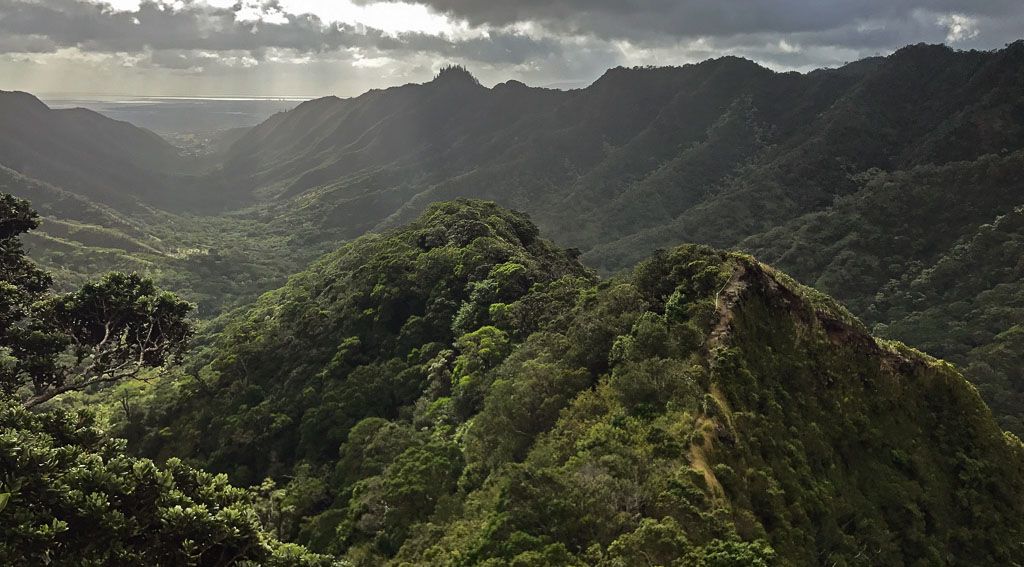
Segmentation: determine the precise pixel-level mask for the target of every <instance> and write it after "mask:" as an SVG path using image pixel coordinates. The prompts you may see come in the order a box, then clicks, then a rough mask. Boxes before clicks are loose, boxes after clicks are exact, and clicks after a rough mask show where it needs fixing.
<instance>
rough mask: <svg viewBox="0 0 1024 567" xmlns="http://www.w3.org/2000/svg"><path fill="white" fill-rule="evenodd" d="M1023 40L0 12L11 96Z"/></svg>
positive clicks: (796, 30)
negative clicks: (453, 67)
mask: <svg viewBox="0 0 1024 567" xmlns="http://www.w3.org/2000/svg"><path fill="white" fill-rule="evenodd" d="M1021 36H1024V0H402V1H390V0H106V1H103V0H0V89H2V90H26V91H29V92H33V93H37V94H41V95H45V94H58V93H63V94H78V95H90V94H92V95H136V96H144V95H149V96H160V95H168V96H289V97H307V96H308V97H313V96H322V95H328V94H334V95H338V96H355V95H358V94H360V93H362V92H365V91H366V90H368V89H372V88H385V87H388V86H394V85H400V84H404V83H408V82H423V81H426V80H429V79H430V78H431V77H432V76H433V75H434V74H435V73H436V71H437V70H438V69H439V68H440V67H441V66H442V65H445V64H450V63H456V64H462V65H465V66H466V67H468V68H469V69H470V71H471V72H473V74H474V75H476V77H477V78H478V79H480V81H481V82H482V83H483V84H485V85H488V86H489V85H493V84H496V83H499V82H503V81H506V80H509V79H516V80H520V81H523V82H525V83H527V84H530V85H536V86H552V87H561V88H571V87H581V86H586V85H587V84H589V83H590V82H592V81H594V80H595V79H596V78H598V77H599V76H600V75H601V74H602V73H603V72H604V71H605V70H606V69H608V68H610V67H615V66H619V65H624V66H634V65H682V64H686V63H693V62H697V61H702V60H704V59H708V58H712V57H719V56H722V55H737V56H742V57H747V58H749V59H752V60H754V61H757V62H758V63H761V64H762V65H765V66H767V67H769V68H772V69H776V70H780V71H788V70H795V71H809V70H812V69H816V68H820V67H834V66H838V65H842V64H843V63H844V62H848V61H854V60H857V59H860V58H863V57H868V56H872V55H885V54H888V53H891V52H892V51H894V50H895V49H898V48H899V47H902V46H904V45H907V44H912V43H919V42H927V43H946V44H948V45H950V46H952V47H955V48H957V49H985V50H988V49H996V48H1001V47H1003V46H1004V45H1005V44H1007V43H1009V42H1012V41H1015V40H1017V39H1020V38H1021Z"/></svg>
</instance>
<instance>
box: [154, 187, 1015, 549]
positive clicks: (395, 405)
mask: <svg viewBox="0 0 1024 567" xmlns="http://www.w3.org/2000/svg"><path fill="white" fill-rule="evenodd" d="M224 329H225V330H224V332H222V333H221V334H220V338H219V339H218V340H216V341H214V342H212V343H210V344H209V348H208V349H207V350H205V352H204V354H203V355H202V356H201V357H200V358H199V359H198V360H197V361H196V363H195V364H194V372H195V373H196V377H197V378H198V380H194V379H191V378H184V379H183V380H182V381H181V382H179V383H178V386H179V389H178V390H177V392H176V393H175V394H174V395H173V396H171V398H170V399H169V400H158V403H154V404H152V405H151V408H150V410H149V414H148V416H146V417H145V418H144V419H143V422H144V423H137V424H135V425H134V427H136V428H137V429H136V431H142V432H144V433H145V432H149V433H146V434H145V435H143V437H142V438H141V439H140V440H139V441H141V442H142V444H141V446H143V447H146V448H147V450H148V451H153V452H155V453H158V454H159V453H161V452H163V453H164V454H179V455H185V456H189V457H191V458H192V459H193V460H195V461H197V462H199V463H202V464H204V465H206V466H210V467H212V468H214V469H216V470H223V471H226V472H229V473H230V474H232V475H233V476H234V477H235V478H236V479H237V480H242V481H245V482H251V481H256V480H259V479H260V478H262V476H263V475H265V474H270V475H272V476H275V477H277V478H278V479H282V480H287V485H286V487H285V489H286V490H285V492H286V493H287V494H289V496H288V498H289V500H287V501H286V502H287V503H288V512H287V513H285V512H282V514H283V517H285V520H281V522H282V523H281V527H280V530H281V531H282V535H283V536H285V537H294V538H297V539H298V540H300V541H302V542H303V543H306V544H308V545H310V546H311V547H313V548H315V549H317V550H322V551H330V552H334V553H338V554H342V555H344V556H345V557H347V558H348V559H350V560H352V561H354V562H355V563H357V564H361V563H362V564H381V563H386V562H394V563H395V564H424V565H427V564H429V565H446V564H447V565H473V564H488V565H504V564H524V565H525V564H529V565H537V564H541V565H543V564H550V565H566V564H600V565H636V564H647V563H653V564H673V563H675V564H680V565H694V564H698V565H726V564H743V565H749V564H755V565H757V564H768V563H770V562H771V561H773V560H776V561H778V562H780V563H782V564H847V565H878V564H886V565H913V564H936V563H946V564H963V565H973V564H1000V563H1008V562H1010V561H1011V560H1012V558H1014V557H1019V556H1020V554H1021V553H1022V552H1024V550H1022V549H1021V548H1020V543H1019V542H1020V541H1021V535H1022V534H1024V525H1022V522H1024V520H1022V518H1024V514H1022V512H1024V502H1022V498H1021V496H1020V495H1021V494H1024V457H1022V447H1021V444H1020V442H1019V440H1017V439H1016V438H1015V437H1013V436H1012V435H1008V434H1004V433H1003V432H1002V431H1001V430H1000V428H999V427H998V426H997V425H996V423H995V422H994V420H993V419H992V416H991V415H990V412H989V410H988V409H987V407H986V406H985V405H984V403H983V402H982V401H981V399H980V398H979V396H978V394H977V392H976V391H975V390H974V388H973V387H972V386H970V385H969V384H968V383H967V382H966V381H965V380H964V379H963V377H962V376H961V375H960V374H958V373H957V371H956V370H955V369H954V368H952V367H951V366H949V365H947V364H945V363H943V362H941V361H938V360H935V359H932V358H930V357H928V356H927V355H924V354H921V353H918V352H916V351H913V350H911V349H909V348H907V347H904V346H902V345H900V344H898V343H894V342H888V341H883V340H879V339H876V338H874V337H872V336H871V335H870V334H869V333H868V331H867V330H866V329H865V328H864V326H863V325H862V324H861V323H859V322H858V321H857V320H856V319H855V318H854V317H853V316H852V315H850V314H849V313H848V312H847V311H846V310H845V309H843V308H842V307H841V306H839V305H838V304H837V303H835V302H834V301H833V300H831V299H829V298H827V297H826V296H824V295H822V294H820V293H818V292H815V291H813V290H811V289H809V288H805V287H802V286H800V285H798V284H796V283H795V282H794V281H792V280H791V279H790V278H789V277H787V276H785V275H784V274H782V273H780V272H778V271H776V270H774V269H772V268H770V267H767V266H765V265H763V264H760V263H758V262H757V261H755V260H754V259H752V258H751V257H749V256H745V255H740V254H735V253H728V252H721V251H717V250H714V249H711V248H708V247H702V246H694V245H688V246H682V247H678V248H675V249H672V250H670V251H667V252H660V253H658V254H656V255H655V256H654V257H652V258H650V259H649V260H646V261H645V262H642V263H641V264H640V265H639V266H638V267H637V268H636V269H634V270H633V271H632V272H630V273H629V274H626V275H623V276H621V277H618V278H616V279H612V280H609V281H606V282H601V283H596V282H595V279H594V278H593V277H592V276H591V275H590V274H589V273H588V272H587V271H586V270H584V269H583V268H581V267H580V266H579V264H578V263H576V261H575V259H574V254H572V253H567V252H563V251H559V250H558V249H557V248H555V247H553V246H551V245H550V244H549V243H546V242H545V241H543V240H541V239H539V238H538V233H537V230H536V229H535V227H533V225H532V224H530V223H529V221H528V220H527V219H526V218H525V217H523V216H521V215H518V214H513V213H508V212H506V211H502V210H500V209H498V208H497V207H495V206H494V205H492V204H487V203H481V202H475V201H464V202H456V203H446V204H441V205H437V206H434V207H432V208H430V209H428V211H427V212H426V213H425V214H424V215H423V216H422V217H421V218H420V219H419V220H417V221H416V222H415V223H413V224H411V225H409V226H408V227H405V228H402V229H398V230H395V231H391V232H388V233H385V234H382V235H374V236H368V237H364V238H361V239H359V240H357V241H355V242H354V243H352V244H351V245H348V246H346V247H344V248H343V249H341V250H339V251H338V252H337V253H335V254H332V255H329V256H328V257H326V258H325V259H324V260H322V261H321V262H319V263H318V264H316V265H315V266H313V267H312V268H311V269H310V270H308V271H306V272H304V273H302V274H299V275H297V276H295V277H294V278H293V279H292V280H291V281H290V282H289V284H288V285H287V286H285V287H284V288H282V289H281V290H278V291H276V292H272V293H270V294H268V295H266V296H265V297H264V298H263V299H261V300H260V302H258V304H257V305H256V306H255V307H254V308H253V309H252V310H250V311H249V312H248V313H238V314H236V315H233V316H232V317H230V318H229V319H228V321H227V322H226V323H225V327H224ZM161 431H162V432H163V433H159V432H161ZM170 431H173V432H174V434H173V435H170V434H169V433H168V432H170ZM282 510H284V508H282ZM729 561H732V562H733V563H729Z"/></svg>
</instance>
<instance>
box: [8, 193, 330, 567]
mask: <svg viewBox="0 0 1024 567" xmlns="http://www.w3.org/2000/svg"><path fill="white" fill-rule="evenodd" d="M36 226H37V217H36V214H35V212H34V211H32V210H31V208H30V207H29V205H28V204H27V203H26V202H25V201H22V200H19V199H15V198H12V197H11V196H10V195H6V194H0V251H2V254H3V263H2V264H0V386H2V390H3V391H2V392H0V533H2V534H3V537H0V563H3V564H5V565H76V566H77V565H140V566H142V565H209V566H214V565H224V566H227V565H237V564H260V565H280V566H285V565H310V566H312V565H329V564H331V562H330V561H329V559H328V558H326V557H320V556H316V555H312V554H310V553H308V552H307V551H306V550H304V549H302V548H300V547H298V546H293V545H283V544H281V543H279V542H278V541H276V540H274V539H273V538H271V537H270V536H269V535H267V534H266V533H265V532H264V531H263V527H262V525H261V523H260V521H259V515H258V506H257V502H258V500H257V495H256V494H255V493H252V492H249V491H247V490H243V489H239V488H235V487H233V486H231V485H230V484H229V483H228V479H227V477H226V476H224V475H220V476H214V475H211V474H208V473H205V472H202V471H199V470H196V469H193V468H190V467H187V466H185V465H184V464H182V463H181V461H178V460H176V459H172V460H169V461H167V462H166V463H165V465H164V466H163V468H158V467H157V466H156V465H155V464H154V463H153V462H152V461H150V460H148V459H138V458H135V457H131V456H128V455H127V454H126V453H125V444H124V441H122V440H118V439H113V438H111V437H110V436H109V434H108V433H107V432H106V431H104V430H103V429H102V428H101V427H99V426H98V424H97V423H96V421H95V418H94V416H93V415H92V414H90V413H88V412H75V413H69V412H65V411H62V410H51V411H45V410H44V411H42V412H32V411H30V410H29V409H27V408H29V407H35V406H37V405H39V404H41V403H43V402H45V401H48V400H50V399H51V398H53V397H54V396H56V395H59V394H62V393H66V392H71V391H79V390H83V389H85V388H90V387H98V386H101V385H104V384H111V383H114V382H117V381H119V380H123V379H125V378H128V377H131V376H135V375H136V374H137V373H138V372H139V371H141V370H142V369H144V368H153V367H158V366H161V365H163V364H165V363H166V362H168V361H169V360H171V359H173V358H175V357H177V356H178V355H180V354H181V352H182V350H183V348H184V346H185V342H186V341H187V339H188V338H189V336H190V334H191V328H190V325H189V323H188V321H187V320H186V319H185V317H186V315H187V314H188V312H189V311H190V310H191V309H192V307H191V305H190V304H188V303H186V302H184V301H181V300H180V299H178V298H177V297H176V296H174V295H173V294H170V293H167V292H161V291H159V290H157V289H156V288H155V287H154V286H153V283H152V282H150V281H149V280H147V279H144V278H141V277H139V276H138V275H134V274H132V275H126V274H117V273H114V274H109V275H108V276H106V277H104V278H102V279H100V280H99V281H97V282H93V283H88V284H86V285H84V286H83V287H82V288H81V289H80V290H78V291H75V292H71V293H65V294H52V293H50V292H49V286H50V284H51V280H50V278H49V276H48V275H47V274H46V273H45V272H44V271H42V270H40V269H39V268H38V267H36V266H35V264H33V263H32V262H31V261H30V260H28V259H27V258H25V255H24V252H23V249H22V247H21V242H20V239H19V237H20V236H21V235H22V234H24V233H25V232H27V231H28V230H31V229H33V228H35V227H36ZM26 391H27V394H26ZM26 395H27V397H26Z"/></svg>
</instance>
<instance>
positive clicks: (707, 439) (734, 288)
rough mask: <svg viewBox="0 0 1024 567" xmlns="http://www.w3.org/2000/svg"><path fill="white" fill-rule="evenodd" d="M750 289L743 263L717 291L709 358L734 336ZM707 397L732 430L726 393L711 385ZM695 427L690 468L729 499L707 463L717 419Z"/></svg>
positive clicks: (699, 422) (718, 495)
mask: <svg viewBox="0 0 1024 567" xmlns="http://www.w3.org/2000/svg"><path fill="white" fill-rule="evenodd" d="M746 288H747V266H746V265H745V264H744V263H742V262H741V263H739V264H738V265H737V266H736V268H735V269H734V270H733V273H732V275H731V276H729V280H728V281H726V282H725V285H723V286H722V289H720V290H719V291H718V294H717V295H716V296H715V314H716V316H717V320H716V321H715V324H714V326H712V328H711V332H710V333H709V334H708V340H707V342H706V343H705V349H706V352H707V353H708V355H710V354H711V353H712V352H713V351H714V350H715V349H716V348H718V347H720V346H724V345H725V344H726V343H727V342H728V340H729V336H730V335H731V334H732V320H733V316H734V313H735V311H734V309H735V307H736V305H737V304H738V303H739V301H740V298H741V297H742V296H743V292H744V291H745V290H746ZM708 394H709V395H710V396H711V398H712V399H713V400H714V402H715V404H716V405H717V406H718V408H717V411H715V412H714V413H715V414H717V415H720V416H722V417H724V419H725V422H726V424H725V425H726V427H728V428H729V429H730V430H731V429H733V425H732V409H731V408H730V407H729V402H728V400H727V398H726V397H725V393H724V392H722V389H721V388H719V387H718V384H715V383H712V384H711V386H710V387H709V389H708ZM696 427H697V428H698V430H700V432H701V440H702V442H701V443H693V444H692V445H690V450H689V457H690V466H692V467H693V468H694V469H695V470H697V471H698V472H700V473H701V474H702V475H704V482H705V484H707V486H708V490H709V491H710V492H711V496H712V497H713V498H715V499H716V500H726V499H727V498H726V494H725V489H724V488H723V487H722V483H721V482H719V480H718V478H717V477H716V476H715V472H714V470H712V468H711V465H710V464H709V462H708V456H709V455H710V454H711V452H712V451H714V444H715V433H714V432H715V431H716V430H717V429H718V427H719V423H718V418H716V417H713V416H710V415H704V416H701V417H700V418H698V419H697V423H696Z"/></svg>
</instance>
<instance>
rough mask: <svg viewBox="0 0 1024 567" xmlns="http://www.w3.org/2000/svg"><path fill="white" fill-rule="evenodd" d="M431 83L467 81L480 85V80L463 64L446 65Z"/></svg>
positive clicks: (466, 82) (467, 82)
mask: <svg viewBox="0 0 1024 567" xmlns="http://www.w3.org/2000/svg"><path fill="white" fill-rule="evenodd" d="M430 83H431V84H457V83H465V84H471V85H479V84H480V81H478V80H477V78H476V77H474V76H473V73H470V72H469V69H467V68H466V67H464V66H463V65H445V66H443V67H441V69H440V70H439V71H438V72H437V75H435V76H434V80H432V81H431V82H430Z"/></svg>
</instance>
